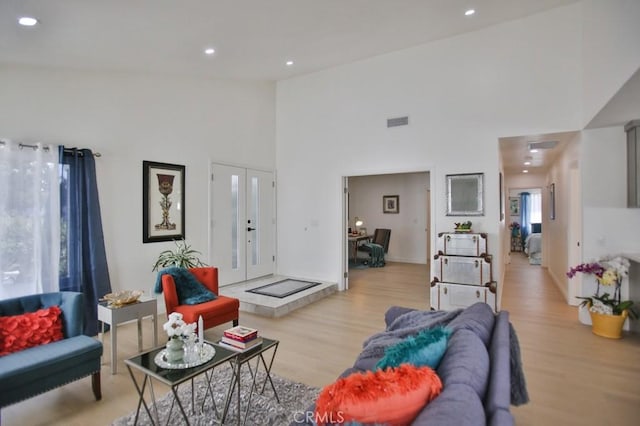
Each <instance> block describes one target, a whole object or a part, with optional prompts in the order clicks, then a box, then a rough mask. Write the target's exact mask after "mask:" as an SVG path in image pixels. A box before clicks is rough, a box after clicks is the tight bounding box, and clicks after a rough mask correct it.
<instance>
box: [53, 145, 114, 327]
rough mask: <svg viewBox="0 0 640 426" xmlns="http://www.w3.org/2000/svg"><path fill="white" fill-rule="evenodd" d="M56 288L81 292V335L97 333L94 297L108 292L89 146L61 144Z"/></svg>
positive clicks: (94, 179)
mask: <svg viewBox="0 0 640 426" xmlns="http://www.w3.org/2000/svg"><path fill="white" fill-rule="evenodd" d="M59 156H60V178H61V179H60V214H61V220H62V224H61V240H62V241H61V247H60V249H61V253H60V263H61V268H60V290H69V291H79V292H81V293H82V294H84V311H85V312H84V334H86V335H87V336H95V335H96V334H98V308H97V305H98V299H99V298H101V297H102V296H104V295H105V294H107V293H110V292H111V282H110V280H109V269H108V268H107V254H106V251H105V248H104V235H103V233H102V219H101V216H100V202H99V200H98V185H97V183H96V166H95V160H94V158H93V153H92V152H91V150H89V149H76V148H73V149H68V148H64V147H63V146H61V147H60V148H59Z"/></svg>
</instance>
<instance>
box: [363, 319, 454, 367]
mask: <svg viewBox="0 0 640 426" xmlns="http://www.w3.org/2000/svg"><path fill="white" fill-rule="evenodd" d="M450 335H451V330H449V329H447V328H445V327H434V328H430V329H426V330H423V331H421V332H420V333H418V334H416V335H415V336H409V337H407V338H406V339H404V340H402V341H401V342H398V343H396V344H395V345H392V346H389V347H388V348H386V349H385V351H384V356H383V357H382V358H381V359H380V361H378V363H377V364H376V368H378V369H381V370H384V369H385V368H387V367H398V366H399V365H400V364H405V363H408V364H412V365H415V366H416V367H422V366H428V367H431V368H433V369H434V370H435V369H436V368H438V364H440V360H441V359H442V357H443V356H444V353H445V352H446V350H447V342H448V340H449V336H450Z"/></svg>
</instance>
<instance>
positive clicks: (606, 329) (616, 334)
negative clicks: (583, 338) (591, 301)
mask: <svg viewBox="0 0 640 426" xmlns="http://www.w3.org/2000/svg"><path fill="white" fill-rule="evenodd" d="M589 315H590V316H591V331H592V332H593V334H596V335H598V336H602V337H607V338H609V339H619V338H621V337H622V326H623V325H624V322H625V320H626V319H627V315H628V314H627V311H623V312H622V315H602V314H598V313H595V312H591V311H590V312H589Z"/></svg>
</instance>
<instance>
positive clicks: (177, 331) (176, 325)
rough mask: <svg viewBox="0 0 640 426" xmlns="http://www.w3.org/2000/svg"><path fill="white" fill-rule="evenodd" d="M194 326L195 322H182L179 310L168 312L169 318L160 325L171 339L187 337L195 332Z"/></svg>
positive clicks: (195, 325)
mask: <svg viewBox="0 0 640 426" xmlns="http://www.w3.org/2000/svg"><path fill="white" fill-rule="evenodd" d="M196 327H197V324H196V323H191V324H187V323H186V322H184V320H183V319H182V314H181V313H179V312H172V313H170V314H169V320H168V321H167V322H165V323H164V325H163V326H162V328H164V331H166V332H167V335H168V336H169V338H171V339H179V338H183V339H184V338H187V337H189V336H191V335H193V334H195V332H196Z"/></svg>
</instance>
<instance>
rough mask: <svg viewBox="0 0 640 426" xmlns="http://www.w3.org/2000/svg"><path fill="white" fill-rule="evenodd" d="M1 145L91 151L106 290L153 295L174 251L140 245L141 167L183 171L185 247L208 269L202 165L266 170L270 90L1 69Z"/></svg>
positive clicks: (270, 149) (271, 130)
mask: <svg viewBox="0 0 640 426" xmlns="http://www.w3.org/2000/svg"><path fill="white" fill-rule="evenodd" d="M0 82H1V86H0V99H2V102H0V136H2V137H6V138H9V139H13V140H16V141H26V142H29V141H36V140H41V141H45V142H51V143H58V144H64V145H65V146H78V147H88V148H91V149H93V150H94V151H99V152H100V153H102V157H100V158H98V159H97V160H96V167H97V173H98V189H99V192H100V204H101V209H102V219H103V226H104V232H105V243H106V249H107V258H108V262H109V272H110V275H111V284H112V287H113V288H114V290H118V289H143V290H145V292H147V294H150V293H151V291H152V288H153V284H154V280H155V273H152V272H151V267H152V266H153V263H154V262H155V259H156V258H157V255H158V253H159V252H160V251H162V250H164V249H167V248H171V247H173V243H171V242H167V243H148V244H143V243H142V161H143V160H150V161H158V162H164V163H174V164H181V165H185V166H186V199H185V207H186V226H185V230H186V237H187V242H188V243H190V244H191V245H192V246H193V248H194V249H197V250H200V251H201V252H202V253H203V260H205V261H206V260H207V259H208V253H207V247H208V244H207V241H208V209H209V207H208V206H209V197H208V189H209V164H210V162H211V161H212V160H215V161H218V162H230V163H234V164H243V165H250V166H255V167H258V168H264V169H273V168H274V164H275V154H274V149H275V85H274V84H273V83H265V82H254V83H247V82H238V81H216V80H206V79H193V78H180V77H170V76H159V75H138V74H123V73H107V72H104V73H100V72H78V71H71V70H53V69H36V68H29V67H18V66H9V65H0Z"/></svg>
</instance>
